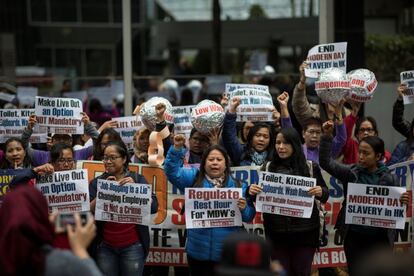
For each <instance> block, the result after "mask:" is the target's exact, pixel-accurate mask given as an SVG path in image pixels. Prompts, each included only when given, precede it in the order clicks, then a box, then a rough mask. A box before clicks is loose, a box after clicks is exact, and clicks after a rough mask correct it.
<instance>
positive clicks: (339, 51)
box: [305, 42, 348, 78]
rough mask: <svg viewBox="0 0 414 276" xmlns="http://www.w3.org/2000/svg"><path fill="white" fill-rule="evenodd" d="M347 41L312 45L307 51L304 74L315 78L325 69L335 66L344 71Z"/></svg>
mask: <svg viewBox="0 0 414 276" xmlns="http://www.w3.org/2000/svg"><path fill="white" fill-rule="evenodd" d="M347 44H348V43H347V42H338V43H329V44H320V45H316V46H314V47H313V48H312V49H310V50H309V52H308V57H307V59H306V63H307V64H308V68H306V69H305V76H306V77H308V78H317V77H318V76H319V74H320V73H321V72H322V71H324V70H325V69H328V68H331V67H337V68H339V69H342V70H343V71H345V72H346V47H347Z"/></svg>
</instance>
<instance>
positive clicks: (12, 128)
mask: <svg viewBox="0 0 414 276" xmlns="http://www.w3.org/2000/svg"><path fill="white" fill-rule="evenodd" d="M34 113H35V110H34V109H3V110H0V143H4V142H6V140H7V139H9V138H11V137H18V138H20V137H21V136H22V134H23V131H24V129H25V128H26V127H27V124H28V122H29V117H30V115H32V114H34ZM29 141H30V143H46V142H47V133H41V128H40V127H39V126H38V125H35V126H34V128H33V134H32V136H31V137H30V140H29Z"/></svg>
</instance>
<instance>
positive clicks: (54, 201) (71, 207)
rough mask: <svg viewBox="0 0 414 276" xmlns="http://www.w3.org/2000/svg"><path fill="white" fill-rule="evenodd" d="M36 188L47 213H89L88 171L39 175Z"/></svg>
mask: <svg viewBox="0 0 414 276" xmlns="http://www.w3.org/2000/svg"><path fill="white" fill-rule="evenodd" d="M36 187H37V188H38V189H39V190H40V191H41V192H42V194H43V195H44V196H45V198H46V200H47V202H48V205H49V213H52V212H53V211H56V210H57V211H59V212H60V213H75V212H83V211H89V210H90V207H89V182H88V171H87V170H85V169H81V170H72V171H59V172H55V173H53V174H45V175H39V176H38V177H37V181H36Z"/></svg>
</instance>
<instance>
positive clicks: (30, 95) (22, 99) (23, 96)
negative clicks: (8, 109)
mask: <svg viewBox="0 0 414 276" xmlns="http://www.w3.org/2000/svg"><path fill="white" fill-rule="evenodd" d="M37 93H38V89H37V87H30V86H18V87H17V99H18V100H19V104H20V105H21V106H26V107H27V106H30V107H33V105H34V103H35V98H36V96H37Z"/></svg>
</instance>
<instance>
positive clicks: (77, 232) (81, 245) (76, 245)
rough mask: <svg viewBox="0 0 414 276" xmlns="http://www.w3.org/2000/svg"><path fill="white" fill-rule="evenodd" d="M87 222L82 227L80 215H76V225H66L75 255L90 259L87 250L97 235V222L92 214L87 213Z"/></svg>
mask: <svg viewBox="0 0 414 276" xmlns="http://www.w3.org/2000/svg"><path fill="white" fill-rule="evenodd" d="M87 216H88V218H87V221H86V224H85V225H82V222H81V216H80V214H78V213H76V214H74V216H73V217H74V219H75V225H74V226H73V225H72V224H68V225H66V231H67V233H68V239H69V244H70V247H71V248H72V251H73V254H75V255H76V256H78V257H79V258H89V254H88V251H87V248H88V246H89V244H90V243H91V242H92V240H93V238H94V237H95V235H96V226H95V220H94V218H93V216H91V215H90V213H87Z"/></svg>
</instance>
